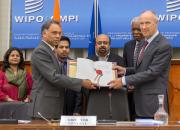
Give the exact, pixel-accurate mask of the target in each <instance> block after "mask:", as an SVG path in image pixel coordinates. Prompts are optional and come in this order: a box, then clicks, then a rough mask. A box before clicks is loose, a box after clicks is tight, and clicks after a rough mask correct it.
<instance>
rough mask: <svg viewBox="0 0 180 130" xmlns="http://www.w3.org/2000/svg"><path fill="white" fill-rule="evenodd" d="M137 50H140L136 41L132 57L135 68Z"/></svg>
mask: <svg viewBox="0 0 180 130" xmlns="http://www.w3.org/2000/svg"><path fill="white" fill-rule="evenodd" d="M139 50H140V43H139V42H138V41H137V42H136V46H135V49H134V57H133V63H134V67H136V62H137V58H138V54H139Z"/></svg>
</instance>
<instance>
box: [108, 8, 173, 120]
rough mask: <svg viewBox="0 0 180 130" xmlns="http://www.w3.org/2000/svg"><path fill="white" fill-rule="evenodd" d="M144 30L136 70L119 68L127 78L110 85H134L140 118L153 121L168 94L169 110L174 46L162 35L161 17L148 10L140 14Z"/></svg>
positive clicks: (136, 108) (136, 106)
mask: <svg viewBox="0 0 180 130" xmlns="http://www.w3.org/2000/svg"><path fill="white" fill-rule="evenodd" d="M140 29H141V32H142V34H143V35H144V37H145V41H144V42H143V43H142V47H141V50H140V52H139V55H138V59H137V66H136V68H135V69H134V68H123V67H120V66H117V67H115V69H117V70H118V72H119V73H124V74H126V75H125V76H123V77H122V78H118V79H116V80H113V81H111V82H110V83H109V84H110V85H111V87H112V88H114V89H119V88H121V87H122V86H123V85H133V86H134V87H135V89H134V101H135V111H136V115H137V117H139V118H153V117H154V114H155V112H156V111H157V109H158V107H159V105H158V95H159V94H163V95H164V99H165V102H164V106H165V110H166V111H168V101H167V98H168V96H167V90H168V75H169V68H170V62H171V57H172V47H171V45H170V44H169V42H168V40H167V39H166V38H165V37H164V36H162V35H161V34H160V33H159V31H158V17H157V16H156V14H155V13H154V12H153V11H150V10H147V11H145V12H143V13H142V14H141V15H140ZM125 72H126V73H125Z"/></svg>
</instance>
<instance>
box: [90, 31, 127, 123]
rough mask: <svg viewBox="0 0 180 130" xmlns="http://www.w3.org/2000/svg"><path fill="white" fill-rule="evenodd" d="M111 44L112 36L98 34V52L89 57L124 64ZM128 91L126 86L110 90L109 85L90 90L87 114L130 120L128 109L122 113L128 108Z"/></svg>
mask: <svg viewBox="0 0 180 130" xmlns="http://www.w3.org/2000/svg"><path fill="white" fill-rule="evenodd" d="M110 44H111V39H110V37H108V36H107V35H105V34H100V35H98V36H97V37H96V43H95V50H96V54H95V55H94V56H92V57H88V58H89V59H91V60H93V61H108V62H114V63H115V64H117V65H121V66H123V58H122V57H120V56H118V55H116V54H113V53H111V52H110ZM126 92H127V91H126V88H123V89H121V90H113V89H112V90H110V89H109V88H108V87H101V88H100V89H99V90H95V91H94V90H92V91H91V90H90V91H89V99H88V107H87V114H88V115H97V118H98V119H114V120H129V117H128V116H129V112H128V111H127V112H125V111H124V112H123V115H122V114H121V113H122V109H124V108H126V110H128V102H127V95H126V94H127V93H126ZM124 104H125V105H124ZM127 115H128V116H127Z"/></svg>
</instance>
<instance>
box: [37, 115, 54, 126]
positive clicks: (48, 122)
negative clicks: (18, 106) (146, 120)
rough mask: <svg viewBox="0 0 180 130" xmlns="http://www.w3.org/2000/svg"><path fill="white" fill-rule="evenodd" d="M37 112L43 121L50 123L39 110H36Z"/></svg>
mask: <svg viewBox="0 0 180 130" xmlns="http://www.w3.org/2000/svg"><path fill="white" fill-rule="evenodd" d="M37 114H38V115H39V116H40V117H41V118H42V119H43V120H45V121H47V122H48V123H49V124H51V121H50V120H48V119H47V118H45V117H44V116H43V115H42V114H41V113H40V112H37Z"/></svg>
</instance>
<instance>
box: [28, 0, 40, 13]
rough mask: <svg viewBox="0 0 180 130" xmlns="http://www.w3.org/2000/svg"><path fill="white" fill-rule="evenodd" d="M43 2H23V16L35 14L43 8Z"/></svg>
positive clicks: (32, 0)
mask: <svg viewBox="0 0 180 130" xmlns="http://www.w3.org/2000/svg"><path fill="white" fill-rule="evenodd" d="M43 4H44V0H25V14H30V13H34V12H37V11H39V10H41V9H42V8H43Z"/></svg>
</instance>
